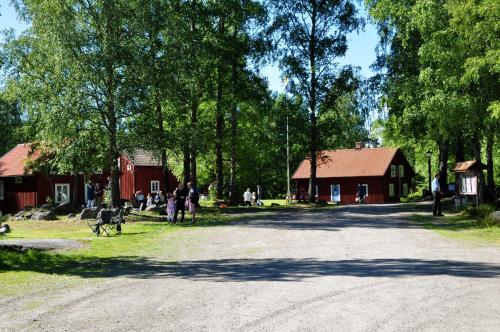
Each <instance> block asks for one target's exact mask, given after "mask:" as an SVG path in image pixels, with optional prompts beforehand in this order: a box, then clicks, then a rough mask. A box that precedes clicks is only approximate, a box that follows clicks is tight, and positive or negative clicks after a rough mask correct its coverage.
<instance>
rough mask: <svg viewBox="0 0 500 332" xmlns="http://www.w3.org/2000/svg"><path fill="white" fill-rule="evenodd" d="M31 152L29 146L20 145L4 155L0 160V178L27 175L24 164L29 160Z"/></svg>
mask: <svg viewBox="0 0 500 332" xmlns="http://www.w3.org/2000/svg"><path fill="white" fill-rule="evenodd" d="M30 150H31V148H30V146H29V144H18V145H16V146H15V147H14V148H13V149H12V150H10V151H9V152H7V153H6V154H4V155H3V156H2V157H1V158H0V177H6V176H23V175H27V174H26V173H25V171H24V163H25V161H26V160H27V159H28V154H29V152H30ZM28 174H29V173H28Z"/></svg>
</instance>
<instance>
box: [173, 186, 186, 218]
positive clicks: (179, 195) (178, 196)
mask: <svg viewBox="0 0 500 332" xmlns="http://www.w3.org/2000/svg"><path fill="white" fill-rule="evenodd" d="M174 196H175V214H174V224H175V223H176V222H177V214H178V213H179V211H181V222H184V213H185V211H186V197H187V192H186V189H184V186H183V185H182V183H181V184H179V188H177V189H175V191H174Z"/></svg>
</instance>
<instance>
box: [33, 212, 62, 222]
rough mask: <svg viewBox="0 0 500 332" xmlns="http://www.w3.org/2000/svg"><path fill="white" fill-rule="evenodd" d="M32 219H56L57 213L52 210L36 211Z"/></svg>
mask: <svg viewBox="0 0 500 332" xmlns="http://www.w3.org/2000/svg"><path fill="white" fill-rule="evenodd" d="M30 219H31V220H54V219H56V215H55V214H54V213H53V212H52V211H40V212H35V213H33V215H32V216H31V218H30Z"/></svg>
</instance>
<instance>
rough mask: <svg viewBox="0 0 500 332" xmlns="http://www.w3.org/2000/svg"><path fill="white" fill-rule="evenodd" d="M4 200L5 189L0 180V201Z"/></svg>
mask: <svg viewBox="0 0 500 332" xmlns="http://www.w3.org/2000/svg"><path fill="white" fill-rule="evenodd" d="M4 199H5V187H4V184H3V180H0V200H4Z"/></svg>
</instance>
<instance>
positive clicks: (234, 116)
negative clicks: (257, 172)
mask: <svg viewBox="0 0 500 332" xmlns="http://www.w3.org/2000/svg"><path fill="white" fill-rule="evenodd" d="M237 36H238V30H237V29H234V34H233V37H234V42H235V43H236V38H237ZM232 84H233V105H232V108H231V173H230V176H229V202H230V203H231V204H234V203H236V202H237V201H238V198H237V188H236V167H237V159H236V158H237V147H238V136H237V134H238V103H237V97H236V96H237V91H238V57H237V54H235V55H234V59H233V64H232Z"/></svg>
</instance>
